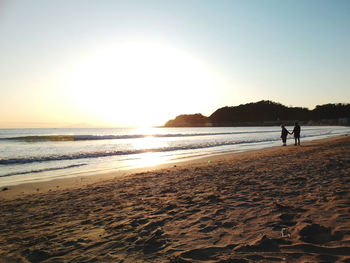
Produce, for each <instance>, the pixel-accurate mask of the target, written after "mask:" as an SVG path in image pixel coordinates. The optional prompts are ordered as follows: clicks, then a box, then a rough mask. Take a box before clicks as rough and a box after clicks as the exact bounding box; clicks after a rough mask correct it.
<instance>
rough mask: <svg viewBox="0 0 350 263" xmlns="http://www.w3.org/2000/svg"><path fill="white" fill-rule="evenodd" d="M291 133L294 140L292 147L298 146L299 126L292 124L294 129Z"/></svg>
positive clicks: (295, 123)
mask: <svg viewBox="0 0 350 263" xmlns="http://www.w3.org/2000/svg"><path fill="white" fill-rule="evenodd" d="M293 133H294V140H295V143H294V145H295V146H297V145H300V126H299V124H298V123H297V122H294V129H293V131H292V133H291V134H293Z"/></svg>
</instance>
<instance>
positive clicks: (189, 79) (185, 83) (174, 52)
mask: <svg viewBox="0 0 350 263" xmlns="http://www.w3.org/2000/svg"><path fill="white" fill-rule="evenodd" d="M66 86H67V88H68V89H69V94H70V96H71V99H72V100H73V103H74V104H75V105H79V107H81V108H82V109H83V110H84V112H85V113H87V114H89V116H91V119H92V120H93V121H99V122H101V123H106V124H112V125H131V126H147V125H162V124H164V122H165V121H166V120H168V119H169V118H171V117H174V115H177V114H180V113H194V112H193V111H200V109H202V108H203V106H204V107H205V104H207V103H208V101H210V100H212V99H213V97H214V96H215V84H214V78H213V74H212V72H211V71H210V70H209V68H208V67H207V65H206V64H205V63H203V62H202V61H200V60H199V59H197V58H195V57H194V56H192V55H191V54H189V53H186V52H184V51H181V50H179V49H176V48H173V47H170V46H167V45H162V44H157V43H151V42H133V43H132V42H130V43H122V44H118V45H114V46H110V47H105V48H103V49H100V50H97V51H95V52H93V53H92V54H89V55H88V56H86V57H85V58H84V60H83V61H81V62H80V64H79V65H78V66H77V67H76V69H74V70H73V72H72V75H71V76H70V78H69V81H68V83H67V85H66Z"/></svg>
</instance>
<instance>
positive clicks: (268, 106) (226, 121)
mask: <svg viewBox="0 0 350 263" xmlns="http://www.w3.org/2000/svg"><path fill="white" fill-rule="evenodd" d="M341 118H345V124H347V123H346V122H349V118H350V104H344V103H336V104H324V105H317V106H316V107H315V109H313V110H309V109H308V108H302V107H287V106H284V105H282V104H280V103H277V102H273V101H269V100H262V101H259V102H255V103H248V104H241V105H239V106H231V107H223V108H220V109H218V110H216V111H215V112H213V114H211V115H210V116H209V117H207V116H204V115H202V114H200V113H197V114H183V115H179V116H177V117H176V118H175V119H173V120H169V121H168V122H167V123H166V124H165V127H205V126H219V127H220V126H221V127H222V126H250V125H278V124H279V123H285V124H289V123H292V122H294V121H299V122H302V123H309V124H312V123H314V122H315V123H317V124H338V122H335V120H339V119H341Z"/></svg>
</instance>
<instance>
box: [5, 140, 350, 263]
mask: <svg viewBox="0 0 350 263" xmlns="http://www.w3.org/2000/svg"><path fill="white" fill-rule="evenodd" d="M209 159H210V162H208V160H209ZM106 178H107V177H105V179H106ZM109 178H112V177H109ZM67 182H69V181H67ZM55 183H56V182H55V181H53V182H50V184H51V188H50V187H48V186H47V185H46V188H45V187H44V188H45V189H46V190H45V191H44V192H42V191H41V190H40V188H39V190H38V192H37V193H32V194H25V193H24V194H23V193H22V194H19V192H18V191H19V190H18V189H20V188H16V187H9V189H8V190H5V191H1V193H0V202H1V205H0V211H1V214H0V215H1V217H0V262H174V263H175V262H222V263H223V262H283V261H284V262H350V191H349V186H350V137H349V136H342V137H338V138H333V139H327V140H322V141H314V142H310V143H305V144H304V145H302V146H301V147H294V146H288V147H272V148H268V149H264V150H259V151H252V152H246V153H240V154H231V155H224V156H217V157H210V158H207V159H203V160H201V161H200V162H194V163H192V164H189V163H186V164H177V165H176V167H171V168H170V167H169V168H166V169H157V170H152V171H149V172H143V173H137V174H133V175H131V176H125V177H123V178H115V179H108V180H105V181H96V182H94V183H91V184H87V185H80V186H78V185H76V187H72V186H70V187H67V188H66V189H61V188H63V187H61V188H55V187H54V184H55ZM42 186H43V184H39V186H38V185H31V186H30V187H31V189H37V187H41V188H42V189H44V188H43V187H42ZM49 186H50V185H49ZM61 186H62V182H61ZM66 186H69V185H66ZM16 189H17V190H16ZM16 191H17V192H16ZM11 192H12V194H11ZM13 193H17V194H13Z"/></svg>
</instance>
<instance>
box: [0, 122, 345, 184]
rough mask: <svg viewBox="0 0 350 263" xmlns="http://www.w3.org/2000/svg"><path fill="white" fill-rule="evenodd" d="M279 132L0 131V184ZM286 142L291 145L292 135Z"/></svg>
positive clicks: (200, 150)
mask: <svg viewBox="0 0 350 263" xmlns="http://www.w3.org/2000/svg"><path fill="white" fill-rule="evenodd" d="M287 129H289V130H290V131H291V130H292V129H293V127H287ZM280 131H281V129H280V127H224V128H221V127H220V128H219V127H208V128H147V129H137V128H115V129H112V128H107V129H100V128H96V129H95V128H94V129H88V128H85V129H0V186H8V185H13V184H18V183H24V182H33V181H39V180H50V179H53V178H60V177H67V176H78V175H89V174H96V173H104V172H109V171H117V170H125V169H131V168H139V167H146V166H152V165H157V164H163V163H171V162H177V161H180V160H190V159H193V158H199V157H203V156H210V155H213V154H219V153H225V152H237V151H247V150H254V149H261V148H265V147H270V146H276V145H281V141H280ZM343 134H350V127H342V126H309V127H302V132H301V142H302V143H303V142H305V141H310V140H315V139H322V138H327V137H333V136H338V135H343ZM288 143H289V144H294V139H293V138H292V136H290V137H289V142H288Z"/></svg>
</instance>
